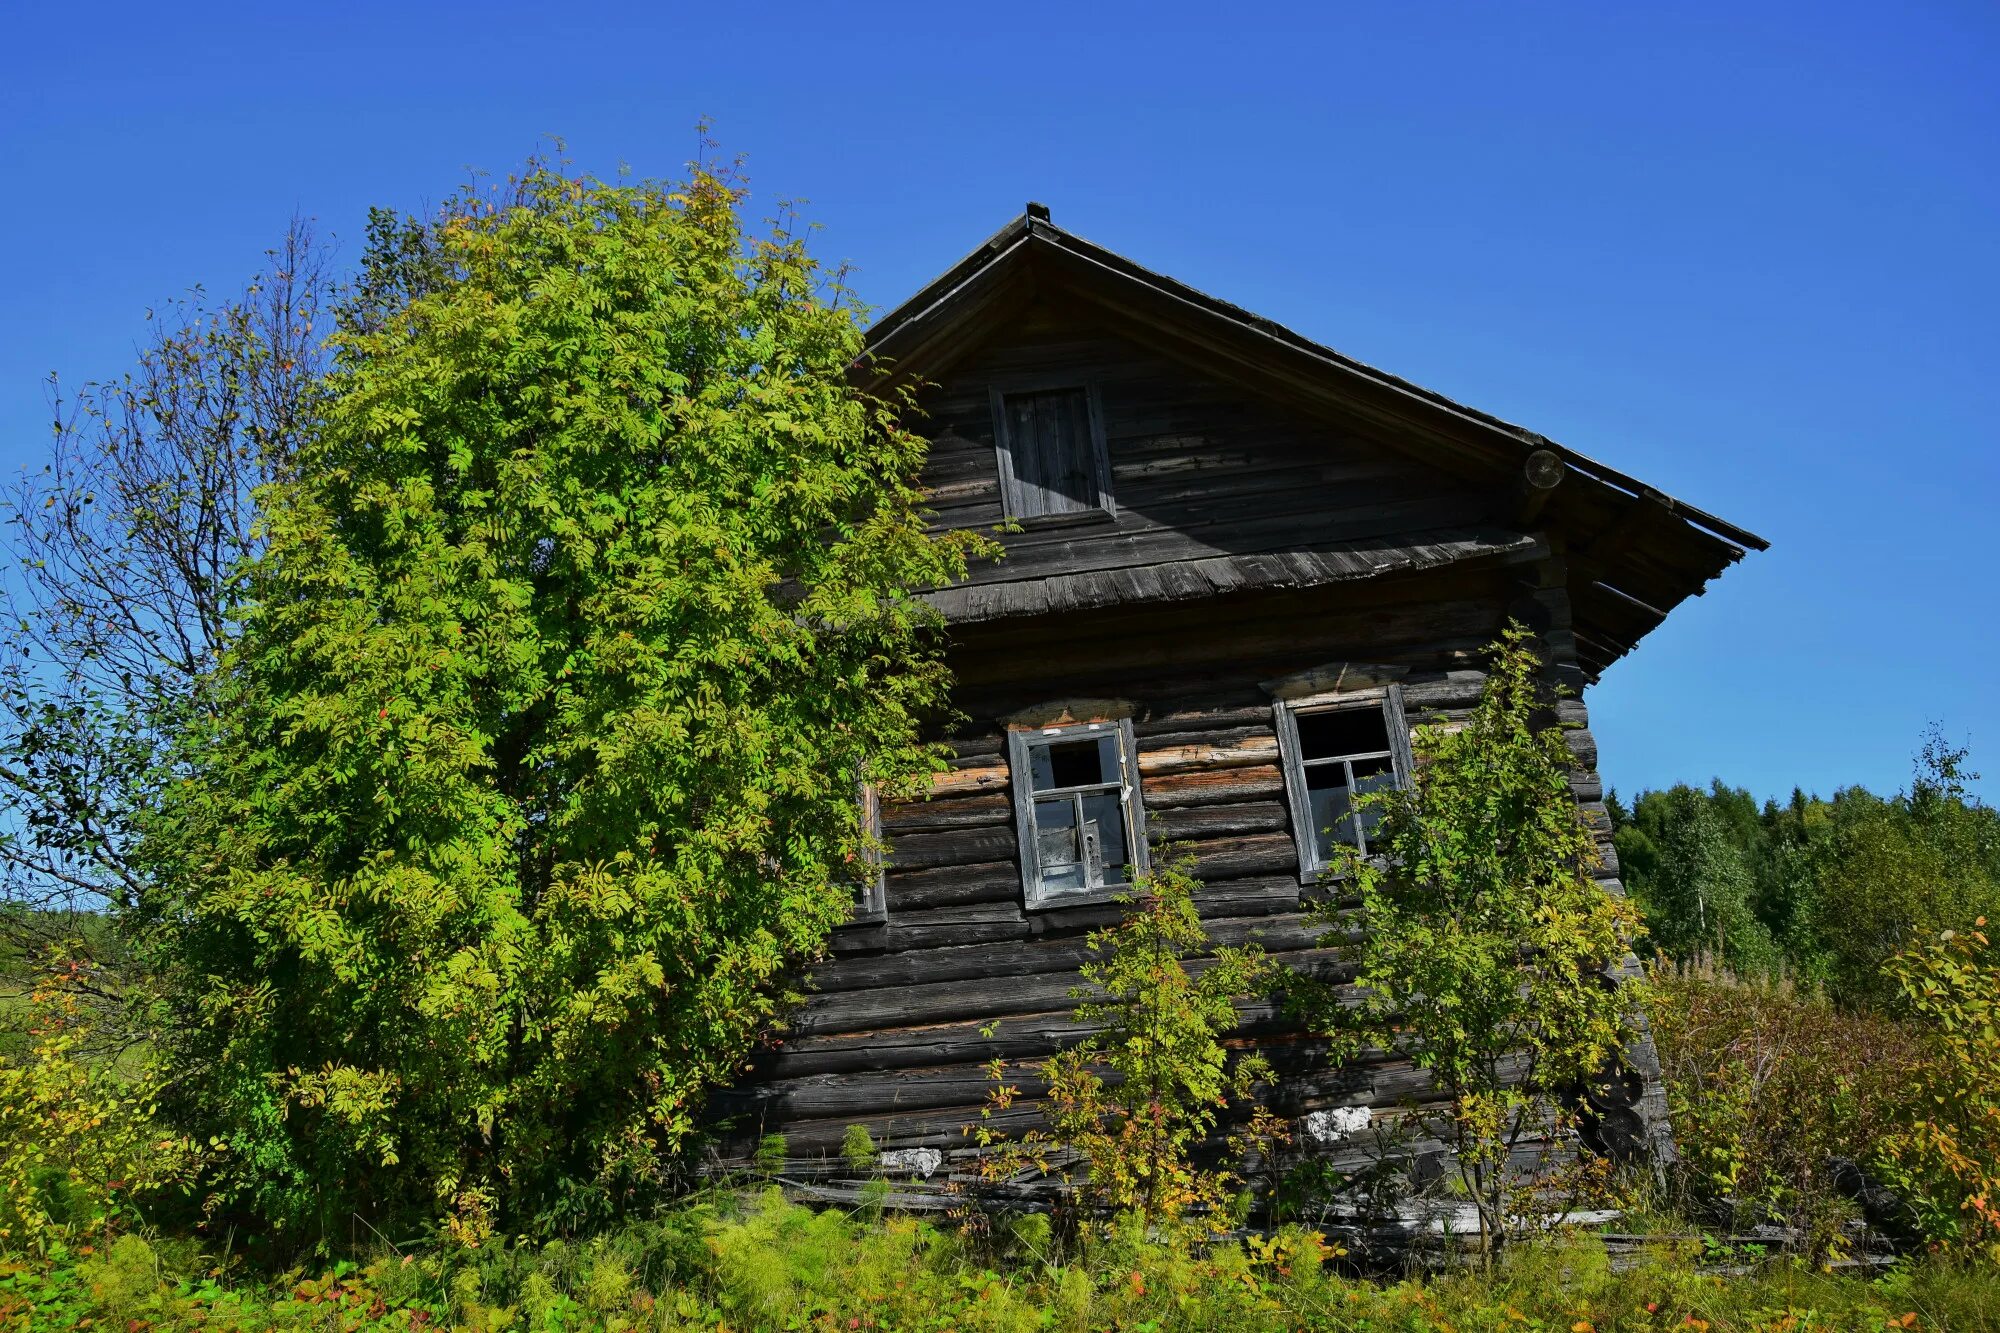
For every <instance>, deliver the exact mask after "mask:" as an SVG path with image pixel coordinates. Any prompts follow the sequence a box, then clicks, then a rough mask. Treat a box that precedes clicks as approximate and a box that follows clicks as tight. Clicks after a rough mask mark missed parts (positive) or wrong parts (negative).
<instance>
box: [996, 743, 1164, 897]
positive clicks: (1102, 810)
mask: <svg viewBox="0 0 2000 1333" xmlns="http://www.w3.org/2000/svg"><path fill="white" fill-rule="evenodd" d="M1007 743H1008V762H1009V766H1010V767H1011V769H1012V770H1013V780H1014V810H1015V817H1016V819H1017V821H1018V824H1019V828H1018V831H1019V834H1020V848H1021V881H1022V888H1023V891H1024V895H1025V898H1026V902H1027V905H1028V906H1029V907H1051V906H1057V905H1059V904H1061V903H1062V902H1065V901H1071V900H1078V899H1083V900H1088V899H1090V898H1103V897H1107V896H1109V895H1110V894H1112V893H1114V892H1116V891H1117V890H1119V889H1122V888H1123V887H1124V886H1125V884H1126V882H1127V880H1126V867H1127V866H1128V865H1131V866H1139V867H1141V868H1143V867H1144V866H1145V863H1146V860H1145V858H1146V845H1145V839H1144V837H1143V830H1142V829H1141V827H1140V807H1139V789H1138V783H1137V781H1136V774H1135V766H1134V763H1133V759H1132V726H1131V723H1129V722H1092V723H1085V724H1083V725H1081V726H1068V727H1048V728H1044V729H1043V730H1041V731H1038V732H1037V731H1014V732H1010V733H1008V742H1007Z"/></svg>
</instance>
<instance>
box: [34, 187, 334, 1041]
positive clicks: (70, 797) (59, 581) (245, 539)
mask: <svg viewBox="0 0 2000 1333" xmlns="http://www.w3.org/2000/svg"><path fill="white" fill-rule="evenodd" d="M266 258H267V261H268V262H267V263H266V264H265V266H264V268H263V270H262V271H261V272H260V273H259V274H258V276H257V277H256V278H255V279H254V280H252V281H251V282H250V283H249V284H248V285H247V286H246V287H245V288H244V289H243V290H242V291H240V292H238V293H236V294H234V295H231V296H228V297H225V298H222V299H214V298H210V297H209V296H207V295H206V294H204V293H203V292H201V291H200V290H199V289H197V290H196V291H194V292H192V293H190V294H189V295H188V296H187V297H185V298H184V299H182V300H179V301H174V302H169V303H167V304H164V305H162V306H161V307H159V308H158V309H156V310H153V311H149V312H148V314H147V321H146V330H145V335H144V337H143V338H142V340H141V342H140V346H139V349H138V356H137V362H136V364H135V365H134V367H133V368H132V369H131V370H130V371H129V372H127V373H126V374H124V375H122V376H120V377H117V378H115V379H110V380H105V381H99V382H92V383H85V384H83V385H81V386H64V385H63V384H62V383H61V382H60V381H58V380H56V379H55V378H54V377H51V379H50V406H51V412H52V417H53V421H52V427H53V430H52V441H51V448H50V450H49V453H48V454H47V456H46V460H45V462H44V463H43V465H42V466H41V467H40V468H39V469H36V470H32V471H31V470H25V469H24V470H23V472H22V473H21V475H20V477H19V479H18V481H16V482H15V483H14V484H13V485H12V486H11V487H9V488H8V489H7V490H6V491H5V492H4V493H0V546H4V549H5V553H6V556H7V557H8V559H7V565H8V570H7V576H6V578H5V580H4V582H0V613H4V622H5V624H6V626H7V630H6V633H5V635H4V636H0V957H5V958H8V959H10V960H13V962H14V965H13V966H12V967H9V968H7V969H6V971H7V972H10V973H11V972H14V971H16V970H18V971H19V973H20V975H22V976H24V977H25V976H27V975H30V974H33V973H34V972H35V971H36V965H37V964H39V963H41V962H43V961H46V960H47V959H48V958H49V957H50V956H51V954H52V953H61V954H63V955H65V956H69V955H72V954H74V955H79V956H80V957H82V958H84V959H87V960H88V962H89V964H90V965H89V966H87V967H83V968H70V967H67V966H65V967H64V968H62V969H61V975H62V976H63V978H64V984H65V985H67V986H69V987H71V988H72V993H73V994H74V995H75V996H76V998H78V999H79V1000H81V1001H83V1002H85V1003H87V1004H88V1005H89V1006H90V1007H91V1008H92V1009H93V1011H94V1015H95V1018H96V1019H97V1020H98V1021H97V1022H95V1023H94V1024H93V1025H92V1031H93V1033H94V1035H93V1036H92V1038H91V1040H92V1041H93V1042H112V1043H117V1042H121V1041H125V1040H129V1039H130V1037H131V1035H132V1029H131V1025H130V1024H129V1023H127V1022H126V1021H125V1019H126V1018H127V1017H128V1013H127V1011H126V1006H125V1005H124V1004H123V1003H122V1002H123V1001H124V1000H125V999H126V998H127V987H128V985H129V983H130V981H131V979H132V978H131V977H130V974H129V969H128V968H127V967H126V966H125V965H124V962H125V960H124V959H123V957H122V952H123V951H122V945H123V942H124V941H123V937H122V934H121V933H120V930H119V927H120V926H121V925H122V920H123V913H124V912H125V910H126V909H128V908H129V907H130V906H131V904H132V902H133V900H134V899H135V897H136V896H137V894H138V892H139V889H140V886H141V883H142V879H143V874H142V871H141V870H140V868H139V867H138V866H137V865H136V864H135V862H134V859H133V852H134V845H135V842H136V839H137V827H136V823H135V816H136V815H137V814H138V812H140V811H142V810H145V809H147V808H149V807H150V806H151V805H153V804H154V803H155V802H156V800H157V798H158V789H159V786H160V784H161V782H162V781H164V780H166V778H167V777H168V776H169V773H168V766H167V762H166V761H167V757H168V754H169V752H170V751H171V749H172V746H173V743H174V738H175V736H176V735H177V733H178V731H179V729H180V727H181V726H182V725H183V724H184V723H185V720H186V719H187V717H188V716H189V715H190V714H191V713H195V712H199V711H200V710H202V709H203V708H205V707H206V706H207V702H206V698H205V685H206V682H207V681H208V679H209V678H210V676H211V675H212V673H213V671H214V669H215V665H216V662H217V659H218V656H219V654H220V653H221V651H222V649H223V647H224V645H225V644H226V643H227V641H228V639H229V637H230V633H231V626H230V624H229V620H228V615H227V610H226V608H227V604H228V602H229V600H230V598H231V596H232V592H233V590H234V588H235V587H236V579H237V577H238V575H239V572H240V570H241V567H242V562H243V561H244V559H245V558H246V557H248V556H250V555H251V554H253V553H254V552H255V551H256V550H257V549H258V547H259V545H260V540H261V539H260V537H259V535H258V533H257V531H256V528H255V507H254V503H253V498H252V496H253V492H254V491H255V488H256V487H257V486H258V485H260V484H261V483H262V482H264V481H266V480H268V479H270V478H272V477H275V476H277V475H279V474H280V473H281V472H282V471H283V470H284V469H285V468H286V467H287V466H288V460H289V459H290V458H291V456H292V454H293V453H294V451H295V450H296V449H297V447H298V444H299V441H300V438H301V436H302V435H303V433H304V432H305V431H306V430H307V429H308V428H309V427H310V423H311V421H312V419H313V417H314V399H315V396H316V393H317V385H318V383H319V380H320V375H321V372H322V371H323V369H324V366H325V359H324V356H323V354H322V351H321V347H320V344H321V342H322V340H323V339H324V338H325V337H326V334H327V331H328V328H327V325H328V318H327V314H326V308H327V306H328V303H329V301H330V299H331V294H332V284H331V281H330V280H329V278H328V275H327V270H326V263H325V259H326V250H325V248H324V247H323V246H321V245H320V244H319V243H318V242H317V241H316V240H315V239H314V237H313V234H312V229H311V227H310V225H309V224H307V223H305V222H304V221H298V222H295V223H294V224H293V225H292V227H291V228H290V229H289V231H288V232H287V234H286V236H285V238H284V240H283V241H282V242H281V243H280V244H279V245H278V246H277V247H275V248H274V249H272V250H271V251H270V252H269V253H268V255H267V256H266ZM0 984H5V982H4V981H0Z"/></svg>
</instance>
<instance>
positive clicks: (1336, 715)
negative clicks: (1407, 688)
mask: <svg viewBox="0 0 2000 1333" xmlns="http://www.w3.org/2000/svg"><path fill="white" fill-rule="evenodd" d="M1277 713H1278V716H1277V723H1278V744H1279V750H1280V753H1281V754H1282V756H1283V758H1284V764H1285V789H1286V792H1287V794H1288V795H1289V796H1290V798H1291V806H1292V828H1293V833H1294V837H1295V838H1296V839H1297V842H1298V851H1299V872H1300V875H1301V877H1303V878H1305V879H1308V880H1310V879H1312V878H1314V877H1315V876H1317V875H1318V874H1319V872H1321V871H1322V870H1325V869H1326V868H1327V866H1329V865H1331V864H1332V863H1333V859H1334V847H1335V845H1336V844H1337V843H1345V844H1347V845H1348V846H1351V847H1354V848H1355V849H1357V850H1358V851H1360V852H1361V854H1362V855H1363V856H1366V855H1368V854H1369V852H1370V846H1369V839H1370V837H1372V836H1373V834H1374V833H1375V830H1376V827H1377V825H1379V824H1380V822H1381V812H1380V811H1379V810H1374V809H1364V808H1360V807H1357V805H1356V804H1355V802H1356V800H1357V798H1359V797H1362V796H1365V795H1367V794H1369V793H1370V792H1377V791H1382V790H1384V789H1386V788H1391V787H1398V786H1401V785H1403V784H1404V783H1405V782H1407V781H1408V780H1409V775H1410V757H1409V735H1410V733H1409V728H1408V725H1407V724H1406V723H1405V722H1404V720H1403V706H1402V697H1401V694H1400V692H1399V691H1397V690H1396V689H1395V688H1393V687H1391V688H1390V689H1389V690H1387V691H1386V692H1384V693H1383V694H1382V696H1381V697H1379V698H1374V699H1368V700H1365V701H1358V702H1354V703H1344V702H1343V703H1335V704H1324V705H1292V704H1285V703H1281V704H1279V705H1278V709H1277Z"/></svg>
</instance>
